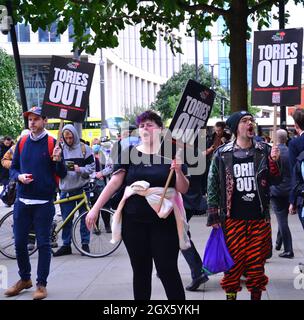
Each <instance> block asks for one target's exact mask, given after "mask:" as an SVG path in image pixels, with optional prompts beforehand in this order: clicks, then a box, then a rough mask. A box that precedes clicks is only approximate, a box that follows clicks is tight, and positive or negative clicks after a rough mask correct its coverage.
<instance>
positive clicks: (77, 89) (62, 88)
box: [42, 56, 95, 122]
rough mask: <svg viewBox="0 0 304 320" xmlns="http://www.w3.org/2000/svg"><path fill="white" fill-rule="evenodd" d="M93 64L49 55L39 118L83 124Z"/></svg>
mask: <svg viewBox="0 0 304 320" xmlns="http://www.w3.org/2000/svg"><path fill="white" fill-rule="evenodd" d="M94 68H95V64H92V63H88V62H83V61H78V60H74V59H68V58H64V57H58V56H52V61H51V66H50V73H49V77H48V82H47V87H46V91H45V95H44V100H43V106H42V115H43V116H46V117H48V118H59V119H64V120H70V121H74V122H83V121H84V118H85V115H86V110H87V108H88V105H89V95H90V89H91V85H92V80H93V75H94Z"/></svg>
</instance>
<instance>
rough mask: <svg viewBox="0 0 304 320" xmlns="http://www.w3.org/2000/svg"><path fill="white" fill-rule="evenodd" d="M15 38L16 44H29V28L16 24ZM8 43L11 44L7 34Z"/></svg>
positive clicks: (9, 36)
mask: <svg viewBox="0 0 304 320" xmlns="http://www.w3.org/2000/svg"><path fill="white" fill-rule="evenodd" d="M15 31H16V36H17V41H18V42H30V26H29V25H25V24H24V23H18V24H17V25H16V26H15ZM8 41H9V42H11V35H10V33H9V34H8Z"/></svg>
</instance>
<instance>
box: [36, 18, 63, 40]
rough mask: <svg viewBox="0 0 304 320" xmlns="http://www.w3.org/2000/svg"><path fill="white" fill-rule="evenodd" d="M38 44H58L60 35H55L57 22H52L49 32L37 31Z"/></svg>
mask: <svg viewBox="0 0 304 320" xmlns="http://www.w3.org/2000/svg"><path fill="white" fill-rule="evenodd" d="M38 37H39V42H60V35H57V22H53V23H52V24H51V26H50V28H49V30H46V31H44V30H42V29H41V28H39V29H38Z"/></svg>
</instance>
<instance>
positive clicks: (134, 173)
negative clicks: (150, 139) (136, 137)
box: [114, 147, 186, 222]
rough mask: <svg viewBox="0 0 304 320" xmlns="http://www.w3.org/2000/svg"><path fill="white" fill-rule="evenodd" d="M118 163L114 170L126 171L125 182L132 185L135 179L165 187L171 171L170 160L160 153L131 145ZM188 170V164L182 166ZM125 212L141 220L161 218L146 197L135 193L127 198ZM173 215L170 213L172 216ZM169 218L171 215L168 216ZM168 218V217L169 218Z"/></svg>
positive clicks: (152, 220) (171, 182)
mask: <svg viewBox="0 0 304 320" xmlns="http://www.w3.org/2000/svg"><path fill="white" fill-rule="evenodd" d="M119 162H120V163H118V164H116V165H115V166H114V172H116V171H117V170H119V169H123V170H125V171H126V176H125V181H124V184H125V185H126V186H130V185H131V184H132V183H133V182H135V181H140V180H145V181H147V182H149V183H150V187H164V186H165V184H166V181H167V178H168V175H169V172H170V166H171V162H170V161H168V160H167V161H164V158H161V157H160V156H158V155H155V154H154V155H151V154H145V153H142V152H140V151H138V150H137V149H136V148H135V147H131V148H129V149H126V150H124V151H123V152H122V154H121V157H120V159H119ZM182 170H183V172H184V173H185V172H186V166H185V165H183V166H182ZM169 187H173V188H174V187H175V174H173V176H172V179H171V181H170V184H169ZM123 212H124V213H123V214H128V215H132V217H133V218H134V219H136V220H138V221H141V222H155V221H159V218H158V216H157V214H156V213H155V211H154V210H153V209H152V208H151V206H150V205H149V204H148V202H147V200H146V198H145V197H143V196H140V195H133V196H131V197H130V198H129V199H127V201H126V204H125V206H124V209H123ZM171 217H173V215H170V218H171ZM168 218H169V217H168ZM168 218H167V219H168Z"/></svg>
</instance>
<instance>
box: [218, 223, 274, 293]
mask: <svg viewBox="0 0 304 320" xmlns="http://www.w3.org/2000/svg"><path fill="white" fill-rule="evenodd" d="M224 230H225V236H226V244H227V247H228V250H229V252H230V255H231V257H232V258H233V260H234V263H235V265H234V266H233V267H232V268H231V269H230V270H229V271H228V272H225V274H224V278H223V279H222V281H221V286H222V288H223V289H224V290H225V292H237V291H240V290H241V286H240V278H241V276H242V275H243V274H244V275H245V276H246V287H247V289H248V291H250V292H251V291H255V290H266V288H265V286H266V284H267V283H268V277H267V276H266V275H265V273H264V272H265V270H264V265H265V261H266V255H267V253H268V252H269V243H270V241H271V227H270V223H269V222H266V221H265V220H264V219H261V220H234V219H230V218H228V219H227V220H226V221H225V227H224Z"/></svg>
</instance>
